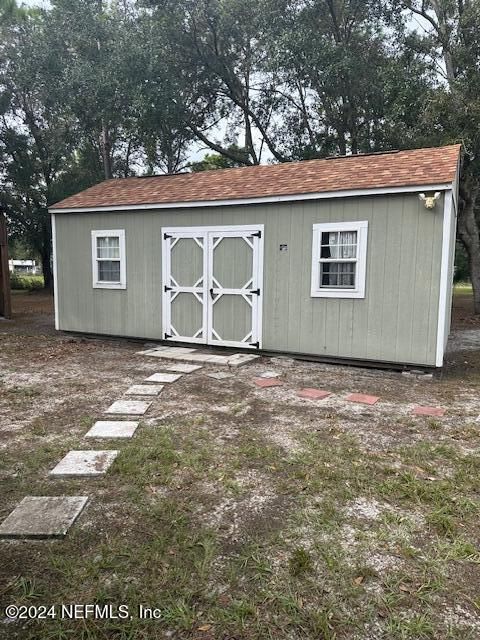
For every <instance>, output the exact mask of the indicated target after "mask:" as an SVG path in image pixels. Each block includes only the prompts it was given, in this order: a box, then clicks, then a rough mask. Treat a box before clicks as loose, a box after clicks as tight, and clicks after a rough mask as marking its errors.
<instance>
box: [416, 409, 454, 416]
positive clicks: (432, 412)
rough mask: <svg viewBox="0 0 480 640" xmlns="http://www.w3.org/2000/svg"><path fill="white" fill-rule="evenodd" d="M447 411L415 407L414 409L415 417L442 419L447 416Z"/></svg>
mask: <svg viewBox="0 0 480 640" xmlns="http://www.w3.org/2000/svg"><path fill="white" fill-rule="evenodd" d="M445 411H446V409H444V408H443V407H415V408H414V409H413V412H412V413H413V415H415V416H437V417H441V416H444V415H445Z"/></svg>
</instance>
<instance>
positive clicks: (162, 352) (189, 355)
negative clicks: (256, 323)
mask: <svg viewBox="0 0 480 640" xmlns="http://www.w3.org/2000/svg"><path fill="white" fill-rule="evenodd" d="M137 354H138V355H144V356H152V357H154V358H166V359H167V360H181V361H185V362H201V363H202V364H221V365H225V366H228V367H241V366H242V365H244V364H247V362H251V361H252V360H255V359H256V358H259V357H260V356H257V355H255V354H252V353H234V354H233V355H224V356H221V355H218V354H212V353H199V352H198V351H197V350H196V349H186V348H184V347H157V348H155V349H147V350H146V351H137Z"/></svg>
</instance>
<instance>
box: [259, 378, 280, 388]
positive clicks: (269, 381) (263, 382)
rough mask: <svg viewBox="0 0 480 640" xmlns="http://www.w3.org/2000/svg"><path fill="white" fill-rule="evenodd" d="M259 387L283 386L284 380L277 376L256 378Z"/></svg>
mask: <svg viewBox="0 0 480 640" xmlns="http://www.w3.org/2000/svg"><path fill="white" fill-rule="evenodd" d="M253 382H254V383H255V384H256V385H257V387H262V388H267V387H282V386H283V382H281V381H280V380H277V378H255V379H254V381H253Z"/></svg>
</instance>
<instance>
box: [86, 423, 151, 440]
mask: <svg viewBox="0 0 480 640" xmlns="http://www.w3.org/2000/svg"><path fill="white" fill-rule="evenodd" d="M137 427H138V422H136V421H134V420H100V421H99V422H95V424H94V425H93V427H92V428H91V429H90V431H88V432H87V433H86V434H85V438H132V437H133V434H134V433H135V431H136V430H137Z"/></svg>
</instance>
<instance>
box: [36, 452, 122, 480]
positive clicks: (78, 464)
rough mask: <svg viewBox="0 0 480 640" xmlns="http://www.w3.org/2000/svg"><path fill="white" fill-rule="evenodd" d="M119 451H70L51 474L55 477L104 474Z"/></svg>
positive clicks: (80, 476)
mask: <svg viewBox="0 0 480 640" xmlns="http://www.w3.org/2000/svg"><path fill="white" fill-rule="evenodd" d="M117 455H118V451H90V450H87V451H69V452H68V453H67V455H66V456H65V457H64V458H63V459H62V460H60V462H59V463H58V464H57V466H56V467H54V468H53V469H52V470H51V471H50V473H49V475H50V476H54V477H55V478H71V477H77V478H94V477H96V476H103V475H104V474H105V473H106V472H107V470H108V468H109V467H110V466H111V464H112V463H113V461H114V460H115V458H116V457H117Z"/></svg>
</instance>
